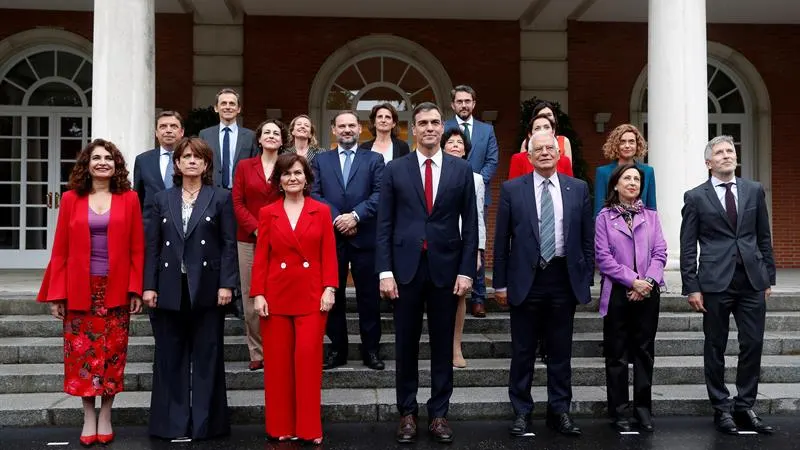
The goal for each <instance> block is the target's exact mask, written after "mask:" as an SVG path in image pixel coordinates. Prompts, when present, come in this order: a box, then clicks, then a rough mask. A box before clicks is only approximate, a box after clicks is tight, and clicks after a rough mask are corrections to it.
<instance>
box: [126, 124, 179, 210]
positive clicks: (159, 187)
mask: <svg viewBox="0 0 800 450" xmlns="http://www.w3.org/2000/svg"><path fill="white" fill-rule="evenodd" d="M181 138H183V119H182V118H181V115H180V114H178V113H177V112H175V111H162V112H161V113H159V114H158V117H156V139H158V147H156V148H154V149H152V150H148V151H146V152H144V153H141V154H139V155H138V156H136V161H135V163H134V165H133V189H134V190H136V193H138V194H139V203H141V205H142V217H143V218H144V223H145V226H147V220H148V216H149V213H150V210H151V209H152V207H153V199H155V196H156V194H157V193H159V192H161V191H163V190H164V189H168V188H171V187H172V175H173V173H174V166H173V164H172V150H173V149H174V148H175V144H177V143H178V141H180V140H181Z"/></svg>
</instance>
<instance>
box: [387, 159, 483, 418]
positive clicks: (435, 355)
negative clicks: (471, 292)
mask: <svg viewBox="0 0 800 450" xmlns="http://www.w3.org/2000/svg"><path fill="white" fill-rule="evenodd" d="M440 152H441V150H440ZM418 154H419V153H417V152H414V153H411V154H408V155H406V156H404V157H402V158H400V159H396V160H392V161H390V162H389V164H388V165H387V166H386V169H385V170H384V172H383V181H382V183H381V194H380V195H381V197H380V198H381V200H380V203H379V205H378V228H377V245H376V249H375V250H376V251H375V258H376V263H375V269H376V271H377V272H378V273H379V274H380V273H383V272H392V273H393V276H394V279H395V282H396V283H397V289H398V292H399V298H398V299H396V300H395V301H394V323H395V328H396V333H395V336H396V338H395V349H396V352H395V353H396V359H397V386H396V390H397V409H398V411H399V412H400V414H401V415H403V416H405V415H409V414H411V415H415V416H416V415H417V412H418V406H417V387H418V385H419V372H418V363H419V361H418V356H419V338H420V334H421V333H422V317H423V313H425V312H427V315H428V334H429V336H430V346H431V398H430V400H429V401H428V417H432V418H437V417H446V416H447V411H448V409H449V406H450V396H451V395H452V393H453V332H454V329H455V316H456V308H457V306H458V299H457V298H456V297H455V296H454V295H453V286H454V285H455V282H456V277H457V276H458V275H464V276H467V277H470V278H472V279H474V278H475V271H476V261H477V256H478V211H477V209H476V208H475V180H474V178H473V176H472V170H471V169H470V167H469V164H468V163H467V162H466V161H464V160H462V159H459V158H456V157H453V156H450V155H447V154H442V162H441V163H442V168H441V178H440V179H439V184H438V188H437V191H436V196H435V197H434V201H433V210H432V211H431V213H430V214H428V211H427V206H426V202H425V193H424V192H425V190H424V187H423V181H422V175H421V172H420V162H419V160H418V156H417V155H418ZM419 155H421V154H419ZM459 218H463V228H462V229H461V231H459Z"/></svg>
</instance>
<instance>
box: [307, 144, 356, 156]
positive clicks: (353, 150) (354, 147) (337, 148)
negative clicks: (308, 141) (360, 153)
mask: <svg viewBox="0 0 800 450" xmlns="http://www.w3.org/2000/svg"><path fill="white" fill-rule="evenodd" d="M308 149H309V150H311V147H309V148H308ZM357 149H358V146H356V145H354V146H353V148H351V149H350V151H351V152H353V154H354V155H355V154H356V150H357ZM336 151H337V152H338V153H339V155H344V152H345V150H344V148H342V146H341V145H340V146H338V147H336Z"/></svg>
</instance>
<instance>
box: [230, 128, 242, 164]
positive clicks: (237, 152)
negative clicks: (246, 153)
mask: <svg viewBox="0 0 800 450" xmlns="http://www.w3.org/2000/svg"><path fill="white" fill-rule="evenodd" d="M236 128H237V129H238V132H237V133H236V149H235V150H234V153H233V154H234V157H233V163H234V164H236V161H239V159H240V158H241V156H242V155H241V153H242V145H244V128H242V127H241V126H239V125H238V124H237V125H236Z"/></svg>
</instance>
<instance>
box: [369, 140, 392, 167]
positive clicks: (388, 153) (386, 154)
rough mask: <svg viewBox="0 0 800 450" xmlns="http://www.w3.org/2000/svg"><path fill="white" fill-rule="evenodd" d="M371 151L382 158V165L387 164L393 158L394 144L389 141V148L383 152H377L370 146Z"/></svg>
mask: <svg viewBox="0 0 800 450" xmlns="http://www.w3.org/2000/svg"><path fill="white" fill-rule="evenodd" d="M372 151H373V152H375V153H377V154H379V155H381V156H383V163H384V164H389V161H391V160H392V159H393V158H394V142H392V141H389V148H388V149H386V151H385V152H379V151H377V150H375V145H373V146H372Z"/></svg>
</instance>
